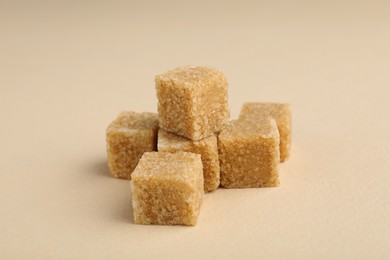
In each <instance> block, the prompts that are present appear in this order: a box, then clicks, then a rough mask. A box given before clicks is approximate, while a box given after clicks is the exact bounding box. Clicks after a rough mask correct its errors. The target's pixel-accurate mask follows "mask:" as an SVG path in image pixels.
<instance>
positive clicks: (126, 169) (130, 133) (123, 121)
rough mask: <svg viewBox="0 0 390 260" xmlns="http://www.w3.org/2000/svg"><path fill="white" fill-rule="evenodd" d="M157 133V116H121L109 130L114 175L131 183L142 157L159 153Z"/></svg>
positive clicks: (149, 114)
mask: <svg viewBox="0 0 390 260" xmlns="http://www.w3.org/2000/svg"><path fill="white" fill-rule="evenodd" d="M157 133H158V115H157V113H136V112H130V111H125V112H122V113H120V114H119V116H118V117H117V118H116V119H115V120H114V121H113V122H112V123H111V124H110V125H109V126H108V128H107V130H106V142H107V155H108V166H109V168H110V171H111V174H112V175H114V176H115V177H118V178H123V179H130V178H131V173H132V172H133V170H134V169H135V167H136V166H137V163H138V161H139V159H140V158H141V156H142V154H143V153H144V152H150V151H156V150H157Z"/></svg>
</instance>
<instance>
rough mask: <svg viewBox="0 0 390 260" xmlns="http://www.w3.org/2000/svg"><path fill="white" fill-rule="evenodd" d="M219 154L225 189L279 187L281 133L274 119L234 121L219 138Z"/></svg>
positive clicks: (222, 181)
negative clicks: (254, 121)
mask: <svg viewBox="0 0 390 260" xmlns="http://www.w3.org/2000/svg"><path fill="white" fill-rule="evenodd" d="M218 150H219V160H220V167H221V185H222V187H224V188H256V187H274V186H278V185H279V174H278V164H279V133H278V128H277V126H276V122H275V120H274V119H271V118H266V119H263V120H259V121H257V122H256V123H253V122H252V121H239V120H237V121H232V122H231V123H230V124H229V125H228V126H227V127H226V128H225V129H224V130H222V131H221V132H220V134H219V136H218Z"/></svg>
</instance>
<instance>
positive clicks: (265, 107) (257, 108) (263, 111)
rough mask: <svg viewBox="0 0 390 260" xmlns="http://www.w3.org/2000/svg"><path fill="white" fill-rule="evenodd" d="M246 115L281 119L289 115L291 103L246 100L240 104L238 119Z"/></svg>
mask: <svg viewBox="0 0 390 260" xmlns="http://www.w3.org/2000/svg"><path fill="white" fill-rule="evenodd" d="M248 116H272V117H275V119H277V120H278V119H279V120H280V119H283V118H286V117H290V116H291V105H290V104H284V103H256V102H247V103H244V104H243V105H242V108H241V112H240V117H239V118H240V119H242V118H244V117H248Z"/></svg>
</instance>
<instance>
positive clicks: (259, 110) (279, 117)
mask: <svg viewBox="0 0 390 260" xmlns="http://www.w3.org/2000/svg"><path fill="white" fill-rule="evenodd" d="M264 117H272V118H274V119H275V121H276V124H277V125H278V129H279V134H280V161H281V162H284V161H286V160H287V159H288V157H289V156H290V147H291V106H290V105H289V104H280V103H244V105H243V106H242V109H241V113H240V117H239V120H241V119H249V120H259V119H261V118H264Z"/></svg>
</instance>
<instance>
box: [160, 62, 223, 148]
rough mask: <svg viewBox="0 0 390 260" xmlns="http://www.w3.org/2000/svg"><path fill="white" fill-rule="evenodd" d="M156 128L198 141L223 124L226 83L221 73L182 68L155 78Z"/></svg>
mask: <svg viewBox="0 0 390 260" xmlns="http://www.w3.org/2000/svg"><path fill="white" fill-rule="evenodd" d="M155 82H156V91H157V98H158V112H159V124H160V127H161V128H163V129H165V130H166V131H168V132H173V133H175V134H178V135H181V136H184V137H187V138H189V139H191V140H194V141H196V140H200V139H203V138H205V137H208V136H210V135H212V134H213V133H215V132H218V131H220V130H222V128H223V126H224V125H226V124H227V122H228V120H229V117H230V112H229V107H228V84H227V81H226V78H225V76H224V75H223V74H222V72H221V71H219V70H217V69H213V68H208V67H183V68H177V69H174V70H171V71H168V72H166V73H164V74H160V75H157V76H156V78H155Z"/></svg>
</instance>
